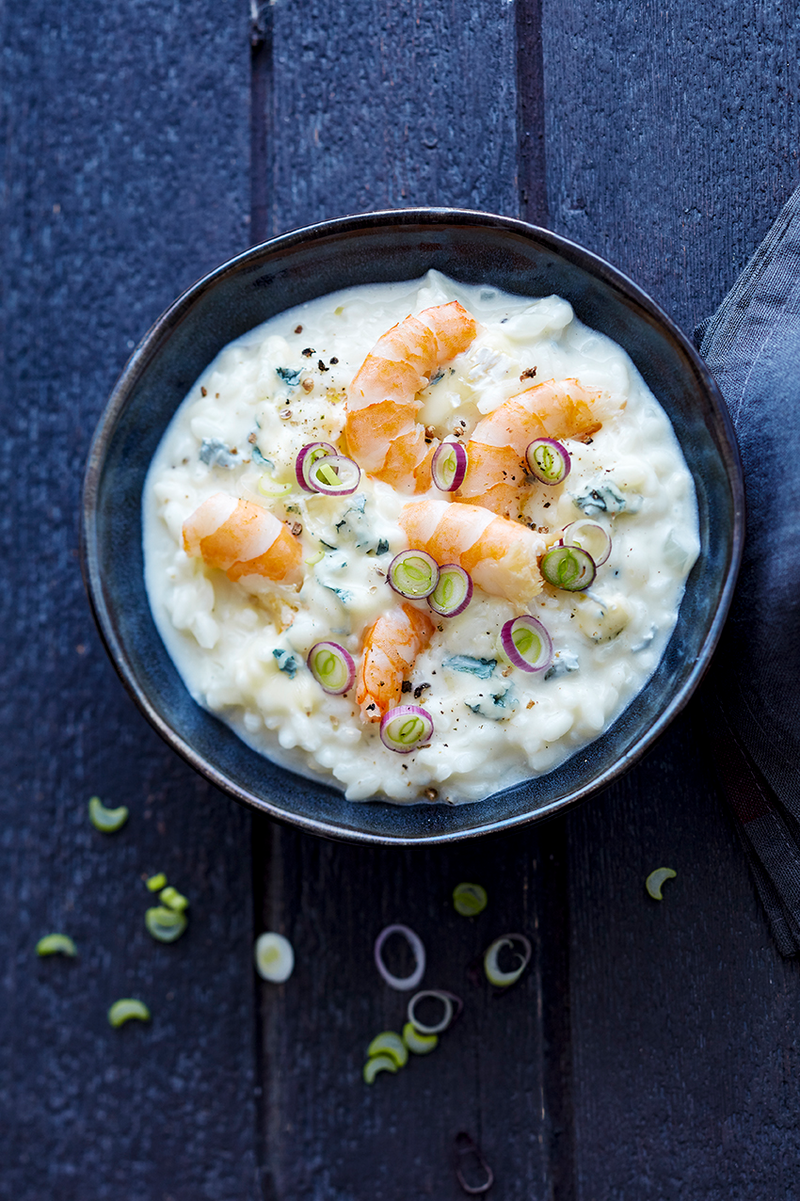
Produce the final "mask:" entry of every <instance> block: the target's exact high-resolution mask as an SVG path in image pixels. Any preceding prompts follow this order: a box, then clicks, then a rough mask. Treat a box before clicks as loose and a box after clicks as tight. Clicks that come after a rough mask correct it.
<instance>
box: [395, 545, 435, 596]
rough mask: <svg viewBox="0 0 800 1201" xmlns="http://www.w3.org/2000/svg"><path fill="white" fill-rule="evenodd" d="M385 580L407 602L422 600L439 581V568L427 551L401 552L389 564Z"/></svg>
mask: <svg viewBox="0 0 800 1201" xmlns="http://www.w3.org/2000/svg"><path fill="white" fill-rule="evenodd" d="M386 578H387V579H388V581H389V583H390V585H391V586H392V588H394V590H395V592H399V593H400V595H401V596H405V597H408V599H409V600H424V598H425V597H426V596H430V594H431V593H432V592H433V590H434V588H435V587H436V585H437V583H438V581H439V566H438V564H437V562H436V560H435V559H434V557H433V555H429V554H428V552H427V551H424V550H401V551H400V554H399V555H395V557H394V558H393V559H392V561H391V563H390V564H389V572H388V575H387V577H386Z"/></svg>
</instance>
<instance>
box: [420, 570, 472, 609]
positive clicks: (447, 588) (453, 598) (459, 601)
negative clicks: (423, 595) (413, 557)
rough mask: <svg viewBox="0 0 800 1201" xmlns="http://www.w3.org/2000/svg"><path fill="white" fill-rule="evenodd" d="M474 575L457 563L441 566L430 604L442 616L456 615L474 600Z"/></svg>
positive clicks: (429, 600) (429, 598)
mask: <svg viewBox="0 0 800 1201" xmlns="http://www.w3.org/2000/svg"><path fill="white" fill-rule="evenodd" d="M473 591H474V589H473V586H472V577H471V576H470V575H469V574H468V573H467V572H466V571H465V570H464V568H463V567H459V566H458V564H457V563H446V564H445V565H444V567H440V568H439V579H438V581H437V584H436V587H435V588H434V590H433V592H432V593H431V594H430V596H429V597H428V604H429V605H430V607H431V608H432V609H433V611H434V613H438V614H439V616H440V617H456V616H457V615H458V614H459V613H463V612H464V610H465V609H466V607H467V605H468V604H469V602H470V601H471V600H472V593H473Z"/></svg>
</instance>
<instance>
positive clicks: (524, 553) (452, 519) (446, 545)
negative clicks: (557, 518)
mask: <svg viewBox="0 0 800 1201" xmlns="http://www.w3.org/2000/svg"><path fill="white" fill-rule="evenodd" d="M400 524H401V526H402V527H403V529H404V530H405V532H406V536H407V538H408V540H409V543H410V545H411V546H412V547H413V548H414V549H415V550H426V551H427V552H428V554H429V555H433V557H434V559H435V560H436V562H437V563H438V564H439V565H440V566H442V565H444V564H445V563H457V564H458V565H459V566H460V567H463V568H464V570H465V571H468V572H469V573H470V575H471V576H472V579H473V581H474V582H475V583H476V584H477V585H478V586H479V587H480V588H483V590H484V592H488V593H490V595H492V596H503V597H505V598H506V600H510V601H512V602H513V603H514V604H518V605H524V604H526V603H527V601H529V600H530V599H531V597H533V596H536V594H537V593H538V592H540V591H541V588H542V582H543V581H542V576H541V572H540V571H539V557H540V556H541V555H543V554H544V552H545V550H546V544H545V540H544V538H542V536H541V535H540V534H535V533H534V532H533V530H530V529H528V527H527V526H525V525H520V524H519V522H517V521H510V520H509V519H508V518H507V517H498V516H497V515H496V514H495V513H492V512H490V511H489V510H488V509H484V508H481V507H480V506H478V505H460V504H451V503H450V502H449V501H446V500H420V501H415V502H413V503H412V504H408V505H406V506H405V508H404V509H403V511H402V513H401V514H400Z"/></svg>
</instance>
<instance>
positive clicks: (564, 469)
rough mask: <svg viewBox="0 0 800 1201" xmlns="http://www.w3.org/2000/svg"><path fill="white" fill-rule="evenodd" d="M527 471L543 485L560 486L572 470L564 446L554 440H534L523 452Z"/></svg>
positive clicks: (567, 452)
mask: <svg viewBox="0 0 800 1201" xmlns="http://www.w3.org/2000/svg"><path fill="white" fill-rule="evenodd" d="M525 462H526V463H527V465H528V471H530V473H531V475H535V476H536V478H537V480H540V481H541V483H543V484H561V483H563V482H564V480H565V479H566V478H567V476H568V475H569V473H570V471H571V469H572V460H571V459H570V457H569V451H568V450H567V448H566V446H563V445H562V444H561V443H560V442H556V440H555V438H536V439H534V441H533V442H531V443H530V444H529V446H528V448H527V449H526V451H525Z"/></svg>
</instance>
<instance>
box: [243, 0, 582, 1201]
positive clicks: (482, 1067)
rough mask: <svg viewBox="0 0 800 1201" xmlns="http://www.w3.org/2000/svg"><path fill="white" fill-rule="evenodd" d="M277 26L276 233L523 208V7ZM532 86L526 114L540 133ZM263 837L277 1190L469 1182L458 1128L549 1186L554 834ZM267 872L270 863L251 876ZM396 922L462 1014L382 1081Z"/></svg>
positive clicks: (324, 1192)
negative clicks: (456, 1150)
mask: <svg viewBox="0 0 800 1201" xmlns="http://www.w3.org/2000/svg"><path fill="white" fill-rule="evenodd" d="M526 12H527V9H526ZM531 14H532V19H533V25H532V26H531V25H530V22H529V23H528V25H527V26H526V30H527V32H530V30H531V29H532V30H533V32H534V33H535V31H536V25H535V20H536V17H537V7H536V5H533V6H531V12H530V13H528V15H529V16H531ZM272 20H273V36H274V58H273V62H272V73H273V83H274V91H273V100H272V104H271V106H270V107H269V108H268V111H267V112H266V113H265V116H264V126H265V131H269V136H270V137H271V139H272V145H273V168H272V175H271V177H270V179H269V181H268V185H267V189H266V191H267V192H268V194H269V210H270V214H271V217H270V227H271V229H272V230H274V231H275V232H277V231H280V230H283V229H286V228H290V227H292V226H296V225H301V224H304V223H306V222H309V221H313V220H319V219H322V218H325V217H333V216H337V215H340V214H342V213H345V212H350V211H360V210H365V209H370V208H383V207H387V208H391V207H403V206H410V205H415V204H437V205H462V206H465V207H473V208H489V209H492V210H495V211H500V212H507V213H511V214H513V215H516V214H517V213H518V212H519V197H518V190H519V186H520V181H519V178H518V174H517V136H518V128H517V111H518V107H517V106H518V94H517V78H516V63H515V57H514V55H515V44H516V41H515V39H516V37H517V35H518V29H517V25H516V23H515V11H514V9H513V7H512V6H511V5H504V6H497V5H490V4H486V3H483V2H481V3H479V4H477V5H475V6H473V8H472V9H470V10H468V11H467V10H464V9H463V8H459V6H457V5H454V4H450V3H442V4H437V5H434V6H430V5H428V6H425V5H422V4H421V3H415V4H413V5H411V6H387V5H383V4H375V3H372V2H371V0H369V2H363V0H362V2H360V3H358V4H356V5H355V6H354V5H353V4H348V5H347V6H343V5H340V4H321V3H313V4H309V5H307V6H304V9H303V12H302V17H301V19H299V20H298V14H297V12H296V11H293V10H292V9H290V8H289V7H287V6H282V5H276V6H275V7H274V9H273V10H272ZM526 36H527V34H526ZM261 69H262V71H263V70H264V68H263V65H262V68H261ZM526 78H527V75H526ZM537 99H540V98H537V97H536V96H533V97H531V96H528V97H527V100H528V101H532V102H531V103H527V104H526V107H525V118H526V120H527V123H528V124H527V128H528V129H529V130H530V131H532V133H533V134H534V135H535V134H536V133H537V128H536V122H537V120H538V119H539V115H540V114H539V109H538V107H537ZM520 103H521V102H520ZM534 142H535V145H534V146H533V148H532V149H531V151H530V154H529V156H528V161H529V162H531V163H534V162H536V161H537V159H536V155H537V153H538V147H539V145H540V144H539V142H538V140H536V139H535V138H534ZM537 195H539V193H537ZM533 203H534V200H533V199H531V204H533ZM256 830H257V831H258V837H257V842H256V848H255V862H256V864H257V865H258V864H259V863H261V864H262V869H261V876H262V878H263V880H264V881H265V883H264V892H263V897H262V898H261V903H260V906H259V905H258V904H257V911H258V909H259V908H260V910H261V912H262V915H263V920H264V924H265V926H267V927H270V926H271V927H273V928H276V929H281V930H285V931H286V933H287V934H288V935H289V937H290V938H291V939H292V941H293V943H294V945H295V948H296V952H297V956H298V968H297V969H296V977H295V978H293V979H292V981H291V982H290V984H289V985H287V986H286V987H285V988H284V989H281V990H276V989H274V988H271V987H270V986H264V989H263V992H262V1002H261V1037H262V1040H263V1046H262V1063H263V1074H264V1079H265V1090H266V1091H265V1096H264V1099H263V1106H262V1119H261V1128H262V1131H263V1148H262V1162H263V1174H264V1182H265V1191H266V1195H267V1196H268V1197H271V1198H275V1199H276V1201H278V1199H280V1201H289V1199H290V1198H291V1199H294V1198H300V1197H318V1198H320V1199H322V1198H329V1197H330V1198H333V1197H337V1198H338V1197H341V1198H345V1197H347V1198H351V1197H352V1198H364V1197H370V1198H376V1199H377V1198H385V1199H387V1201H389V1199H394V1198H397V1197H401V1196H412V1195H413V1196H417V1195H421V1196H432V1197H436V1198H441V1199H442V1201H444V1199H445V1198H449V1197H452V1198H454V1199H455V1198H457V1197H459V1196H462V1195H463V1194H462V1193H461V1190H460V1188H459V1186H458V1184H457V1182H456V1178H455V1174H454V1171H453V1165H452V1146H453V1139H454V1136H455V1135H456V1134H457V1133H458V1132H459V1130H467V1131H469V1132H470V1133H471V1134H472V1136H473V1137H475V1138H477V1139H478V1140H479V1141H480V1142H481V1144H482V1146H483V1148H484V1150H485V1153H486V1155H487V1157H488V1159H489V1160H490V1162H491V1163H492V1166H493V1168H494V1171H495V1173H496V1177H497V1182H498V1188H501V1189H502V1192H503V1196H505V1197H507V1198H509V1199H511V1198H519V1199H520V1201H521V1199H523V1198H525V1199H526V1201H527V1199H528V1198H530V1197H531V1196H532V1195H537V1196H542V1197H545V1196H547V1195H549V1189H550V1184H549V1179H550V1177H551V1175H552V1171H551V1163H550V1160H551V1157H552V1156H553V1155H555V1156H556V1158H559V1157H560V1159H565V1158H566V1157H565V1156H564V1154H563V1150H562V1147H563V1145H564V1137H563V1131H564V1124H565V1122H566V1121H567V1120H568V1115H565V1114H564V1113H562V1112H561V1111H560V1110H559V1111H558V1123H557V1125H558V1132H556V1133H551V1122H550V1102H551V1099H552V1098H551V1091H552V1088H553V1086H554V1084H557V1085H558V1086H559V1087H560V1080H558V1081H555V1080H554V1074H553V1073H552V1072H549V1071H548V1057H547V1056H546V1054H545V1048H544V1044H543V1038H542V1031H543V1022H542V1012H543V1007H544V1009H545V1010H546V1020H545V1022H544V1029H545V1032H546V1033H547V1034H548V1035H549V1036H550V1037H552V1038H553V1039H554V1040H555V1038H556V1035H557V1034H558V1036H559V1037H562V1036H563V1033H564V1030H563V1023H562V1022H561V1015H562V1009H561V1007H560V1004H559V1005H558V1006H556V1007H555V1009H553V1007H552V1006H550V1003H549V997H550V995H551V992H550V985H551V984H555V979H554V977H555V974H556V972H557V971H558V970H560V968H561V965H560V964H555V965H554V964H553V963H552V962H551V959H550V947H549V945H547V943H546V941H545V940H544V938H543V936H542V934H541V928H542V898H541V896H540V895H539V894H538V891H537V881H536V878H535V869H534V861H535V860H536V858H537V856H540V855H541V854H542V851H541V849H540V843H539V838H538V836H535V835H532V834H530V833H526V834H517V835H515V836H512V837H508V838H504V839H501V840H489V841H483V842H481V843H480V844H467V845H464V846H462V847H456V848H450V849H438V848H434V849H430V850H427V851H405V852H402V851H389V850H387V851H370V850H367V849H364V848H352V847H345V846H337V845H333V844H326V843H319V842H316V841H314V840H312V839H309V838H307V837H302V836H299V835H296V834H292V833H289V832H287V831H284V830H280V829H278V828H274V827H273V828H269V827H266V826H264V825H262V824H261V823H257V825H256ZM545 841H546V840H545ZM548 845H549V843H548ZM554 874H555V873H554ZM258 876H259V871H258V866H257V867H256V877H257V878H256V886H257V887H258ZM462 879H467V880H476V881H478V882H484V883H485V884H486V886H487V887H488V888H489V890H490V892H491V894H492V895H491V901H490V906H489V908H488V910H487V911H486V912H485V913H484V914H483V915H481V917H480V918H478V919H476V921H475V922H469V921H465V919H463V918H459V917H458V916H457V915H456V914H455V912H454V911H453V909H452V904H451V900H450V896H451V892H452V888H453V886H454V885H455V884H456V883H458V882H459V880H462ZM562 919H563V915H562V914H559V915H558V926H559V930H560V931H561V923H562ZM396 921H400V922H405V923H407V924H409V925H410V926H411V927H412V928H414V929H416V930H417V931H418V933H419V934H420V935H421V937H422V938H423V940H424V941H425V944H426V946H427V949H428V956H429V963H430V967H429V969H428V972H427V974H426V978H425V983H426V984H427V985H429V986H431V987H435V986H439V987H449V988H452V989H454V990H455V991H456V992H458V993H459V994H461V995H462V996H463V997H464V999H465V1001H466V1008H465V1012H464V1016H463V1017H462V1019H461V1020H460V1021H459V1023H458V1024H457V1025H456V1026H455V1027H454V1029H453V1030H452V1031H451V1032H448V1034H446V1035H445V1036H444V1037H443V1038H442V1040H441V1044H440V1046H439V1047H438V1048H437V1050H436V1052H435V1053H434V1054H433V1055H431V1056H430V1057H429V1058H425V1059H418V1060H414V1061H412V1063H411V1064H410V1065H409V1066H408V1067H407V1068H405V1069H404V1070H403V1071H402V1072H401V1073H400V1074H399V1075H398V1076H397V1077H391V1078H390V1077H387V1076H383V1077H379V1078H378V1080H377V1081H376V1082H375V1084H374V1085H373V1086H372V1087H369V1086H367V1085H365V1084H364V1083H363V1081H362V1079H361V1069H362V1066H363V1060H364V1052H365V1048H366V1046H367V1044H368V1042H369V1041H370V1038H371V1037H372V1036H373V1035H374V1034H376V1033H378V1032H379V1031H380V1030H382V1029H384V1028H387V1027H390V1028H394V1029H395V1030H399V1029H401V1027H402V1023H403V1020H404V1013H405V1007H406V1003H407V999H408V998H407V997H404V996H403V995H402V994H400V993H393V992H391V991H390V990H389V989H388V988H387V987H386V986H385V985H384V984H383V983H382V981H381V980H380V977H379V975H378V973H377V971H376V969H375V967H374V965H373V963H372V943H373V940H374V938H375V936H376V935H377V934H378V932H379V931H380V929H381V928H382V927H383V926H384V925H386V924H388V923H390V922H396ZM519 929H521V930H524V931H526V932H528V933H529V934H530V935H531V937H532V938H533V939H534V940H535V943H536V955H535V960H534V963H533V966H532V970H531V971H530V972H529V973H528V975H527V976H526V977H525V979H524V980H523V981H522V982H521V983H520V985H519V987H518V988H517V989H515V990H514V991H513V992H512V993H510V994H509V995H507V996H504V997H501V998H496V999H495V998H491V996H489V995H488V993H487V989H486V986H485V982H484V984H483V986H481V987H476V986H475V985H473V984H471V983H470V982H469V981H468V980H467V979H466V977H465V969H466V967H467V965H468V964H469V962H470V961H471V960H473V958H474V957H475V956H476V955H477V954H478V953H479V952H480V951H481V950H482V949H483V948H485V946H486V945H487V944H488V942H489V941H491V938H492V937H494V936H495V935H498V934H501V933H503V932H504V931H507V930H519ZM548 933H549V932H548ZM562 933H563V932H562ZM544 981H547V987H548V997H547V998H545V999H543V991H544V987H543V985H544ZM554 991H555V989H554ZM559 1054H560V1050H559V1051H554V1052H553V1059H554V1061H555V1060H557V1059H558V1055H559ZM553 1100H554V1105H553V1108H554V1110H558V1102H557V1099H553ZM559 1132H560V1133H559ZM566 1145H567V1146H568V1145H569V1138H568V1137H567V1139H566ZM569 1170H570V1169H569V1165H567V1168H566V1173H567V1175H568V1173H569Z"/></svg>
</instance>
